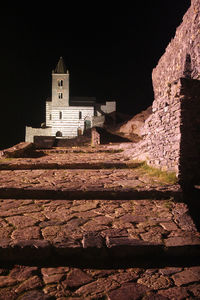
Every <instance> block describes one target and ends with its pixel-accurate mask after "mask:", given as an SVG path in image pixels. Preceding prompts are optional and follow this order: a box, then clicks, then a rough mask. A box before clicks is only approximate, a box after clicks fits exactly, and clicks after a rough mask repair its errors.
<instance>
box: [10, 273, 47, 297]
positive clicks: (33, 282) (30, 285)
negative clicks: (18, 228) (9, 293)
mask: <svg viewBox="0 0 200 300" xmlns="http://www.w3.org/2000/svg"><path fill="white" fill-rule="evenodd" d="M39 287H42V282H41V279H40V278H39V277H38V276H37V275H35V276H33V277H30V278H28V279H27V280H25V281H24V282H23V283H21V284H20V285H19V286H18V287H17V288H16V289H15V293H17V294H19V293H22V292H24V291H29V290H32V289H35V288H39Z"/></svg>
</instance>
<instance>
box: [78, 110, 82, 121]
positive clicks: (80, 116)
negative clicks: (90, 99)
mask: <svg viewBox="0 0 200 300" xmlns="http://www.w3.org/2000/svg"><path fill="white" fill-rule="evenodd" d="M81 119H82V111H79V120H81Z"/></svg>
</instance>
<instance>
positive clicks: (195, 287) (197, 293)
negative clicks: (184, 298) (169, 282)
mask: <svg viewBox="0 0 200 300" xmlns="http://www.w3.org/2000/svg"><path fill="white" fill-rule="evenodd" d="M187 290H188V291H190V293H192V294H193V296H194V297H196V298H197V299H198V298H200V284H199V283H197V284H192V285H189V286H187Z"/></svg>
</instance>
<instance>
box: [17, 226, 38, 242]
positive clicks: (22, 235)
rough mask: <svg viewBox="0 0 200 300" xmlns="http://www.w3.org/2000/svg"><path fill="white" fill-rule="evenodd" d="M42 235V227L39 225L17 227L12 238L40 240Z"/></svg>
mask: <svg viewBox="0 0 200 300" xmlns="http://www.w3.org/2000/svg"><path fill="white" fill-rule="evenodd" d="M40 237H41V235H40V228H39V227H37V226H31V227H25V228H20V229H16V230H14V231H13V233H12V239H15V240H32V239H36V240H39V239H40Z"/></svg>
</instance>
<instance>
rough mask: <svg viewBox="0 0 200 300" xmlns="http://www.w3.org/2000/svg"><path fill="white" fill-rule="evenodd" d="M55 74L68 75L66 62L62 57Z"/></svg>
mask: <svg viewBox="0 0 200 300" xmlns="http://www.w3.org/2000/svg"><path fill="white" fill-rule="evenodd" d="M54 72H55V73H58V74H65V73H67V68H66V66H65V62H64V59H63V58H62V56H61V57H60V59H59V62H58V63H57V66H56V68H55V71H54Z"/></svg>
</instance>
